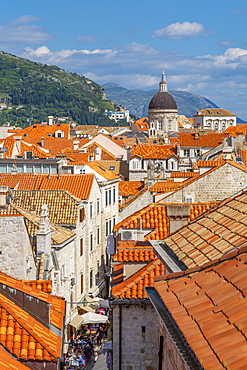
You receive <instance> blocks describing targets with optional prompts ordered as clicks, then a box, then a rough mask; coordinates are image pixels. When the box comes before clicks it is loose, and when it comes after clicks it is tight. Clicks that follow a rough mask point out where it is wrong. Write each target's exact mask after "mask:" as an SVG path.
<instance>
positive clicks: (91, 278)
mask: <svg viewBox="0 0 247 370" xmlns="http://www.w3.org/2000/svg"><path fill="white" fill-rule="evenodd" d="M89 286H90V288H92V286H93V270H90V281H89Z"/></svg>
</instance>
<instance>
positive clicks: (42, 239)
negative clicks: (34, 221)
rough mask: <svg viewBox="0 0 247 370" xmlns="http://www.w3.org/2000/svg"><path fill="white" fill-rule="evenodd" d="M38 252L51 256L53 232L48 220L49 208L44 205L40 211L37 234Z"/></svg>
mask: <svg viewBox="0 0 247 370" xmlns="http://www.w3.org/2000/svg"><path fill="white" fill-rule="evenodd" d="M36 242H37V251H39V252H40V253H45V255H50V254H51V230H50V226H49V218H48V206H47V204H43V205H42V207H41V211H40V226H39V229H38V231H37V234H36Z"/></svg>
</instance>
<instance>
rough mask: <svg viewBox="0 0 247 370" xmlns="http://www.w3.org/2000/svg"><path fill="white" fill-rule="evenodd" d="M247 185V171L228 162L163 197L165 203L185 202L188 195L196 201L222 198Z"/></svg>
mask: <svg viewBox="0 0 247 370" xmlns="http://www.w3.org/2000/svg"><path fill="white" fill-rule="evenodd" d="M246 186H247V172H245V171H242V170H241V169H238V168H236V167H234V166H233V165H231V164H229V163H226V164H225V165H224V166H222V167H220V168H218V169H217V170H215V171H212V172H210V173H208V174H205V175H204V176H203V177H202V178H201V179H198V180H195V181H194V182H193V183H192V184H190V185H188V186H186V187H185V188H183V189H181V190H179V191H176V192H175V193H173V194H171V195H169V196H167V197H165V198H163V201H164V202H165V203H173V202H174V203H183V202H184V199H185V197H187V196H192V197H193V202H195V203H196V202H209V201H215V200H222V199H225V198H228V197H230V196H231V195H233V194H235V193H237V192H238V191H241V190H242V189H243V188H245V187H246ZM159 199H160V197H159Z"/></svg>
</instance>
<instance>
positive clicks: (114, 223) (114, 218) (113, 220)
mask: <svg viewBox="0 0 247 370" xmlns="http://www.w3.org/2000/svg"><path fill="white" fill-rule="evenodd" d="M112 224H113V225H112V228H113V227H114V226H115V225H116V217H113V219H112Z"/></svg>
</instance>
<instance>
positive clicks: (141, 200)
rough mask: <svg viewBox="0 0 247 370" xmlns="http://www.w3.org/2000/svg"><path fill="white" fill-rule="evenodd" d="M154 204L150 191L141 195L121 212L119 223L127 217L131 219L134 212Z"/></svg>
mask: <svg viewBox="0 0 247 370" xmlns="http://www.w3.org/2000/svg"><path fill="white" fill-rule="evenodd" d="M152 202H153V196H152V195H151V193H150V191H149V190H147V191H145V193H143V194H142V195H140V196H139V197H138V198H136V199H135V200H134V201H133V202H131V203H130V204H129V205H128V206H126V207H124V208H123V210H122V211H121V212H119V216H118V222H120V221H122V220H124V219H125V218H126V217H129V216H130V215H132V214H133V213H134V212H137V211H139V210H140V209H142V208H144V207H146V206H148V205H149V204H150V203H152Z"/></svg>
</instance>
